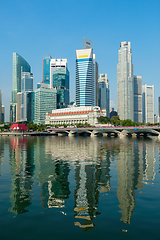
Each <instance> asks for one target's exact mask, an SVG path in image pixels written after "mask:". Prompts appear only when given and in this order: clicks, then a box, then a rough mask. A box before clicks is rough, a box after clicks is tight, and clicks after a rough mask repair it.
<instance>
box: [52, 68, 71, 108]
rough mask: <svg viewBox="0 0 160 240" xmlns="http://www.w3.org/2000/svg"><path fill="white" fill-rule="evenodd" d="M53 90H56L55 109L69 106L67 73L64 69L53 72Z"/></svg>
mask: <svg viewBox="0 0 160 240" xmlns="http://www.w3.org/2000/svg"><path fill="white" fill-rule="evenodd" d="M53 88H55V89H56V90H57V108H58V109H59V108H66V107H68V105H69V71H68V69H67V68H66V67H64V68H59V69H57V70H56V71H54V72H53Z"/></svg>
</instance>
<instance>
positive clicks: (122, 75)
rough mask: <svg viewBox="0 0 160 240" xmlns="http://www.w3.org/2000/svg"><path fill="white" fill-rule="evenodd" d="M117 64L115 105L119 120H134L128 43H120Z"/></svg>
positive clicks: (131, 70)
mask: <svg viewBox="0 0 160 240" xmlns="http://www.w3.org/2000/svg"><path fill="white" fill-rule="evenodd" d="M118 53H119V56H118V64H117V105H118V115H119V118H120V119H121V120H125V119H131V120H132V121H133V120H134V84H133V64H132V50H131V48H130V42H121V44H120V49H119V51H118Z"/></svg>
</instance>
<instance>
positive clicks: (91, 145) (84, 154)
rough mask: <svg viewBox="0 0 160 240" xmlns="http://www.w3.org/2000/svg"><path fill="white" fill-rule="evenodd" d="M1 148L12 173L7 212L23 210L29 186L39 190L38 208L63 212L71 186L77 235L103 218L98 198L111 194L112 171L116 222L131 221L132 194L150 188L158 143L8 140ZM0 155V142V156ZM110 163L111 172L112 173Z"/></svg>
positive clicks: (28, 201) (28, 202)
mask: <svg viewBox="0 0 160 240" xmlns="http://www.w3.org/2000/svg"><path fill="white" fill-rule="evenodd" d="M7 143H8V144H9V146H10V166H11V174H12V176H11V182H12V183H11V193H10V202H11V208H10V209H9V211H10V212H13V213H15V214H20V213H25V212H27V211H29V206H30V205H31V204H32V198H33V184H34V182H36V183H38V185H39V186H40V193H39V194H40V196H41V204H42V207H43V208H45V209H47V208H64V207H66V201H69V200H70V195H71V189H70V184H72V186H74V189H73V192H72V193H73V195H74V200H73V203H72V214H73V215H74V223H73V224H74V225H75V226H76V227H77V226H78V227H80V228H82V229H83V231H89V230H90V229H93V228H95V223H94V218H95V217H97V218H98V215H99V214H103V212H100V211H99V209H100V206H99V204H100V203H99V202H100V196H104V195H106V194H104V193H108V196H107V197H109V194H110V193H111V192H112V191H115V190H114V188H113V187H114V186H112V184H113V183H112V181H111V180H112V176H113V177H115V176H116V174H117V171H118V179H117V183H118V188H117V189H116V192H117V198H118V201H119V208H120V212H121V219H120V221H122V222H124V223H128V224H129V223H130V222H131V218H132V214H133V212H134V211H135V209H136V190H138V191H142V189H143V187H144V184H150V183H152V184H153V183H154V179H155V174H156V172H155V152H156V151H158V154H159V143H157V144H156V143H155V142H154V141H150V142H148V141H144V140H137V139H136V140H133V139H127V138H125V139H119V138H117V139H115V138H96V137H95V138H89V137H88V138H83V137H79V138H75V137H35V138H29V137H28V138H27V137H26V138H16V137H14V138H9V139H8V140H7ZM157 149H158V150H157ZM3 154H4V142H3V141H2V140H1V142H0V156H3ZM0 159H2V157H1V158H0ZM1 162H2V160H1ZM1 162H0V165H1ZM113 163H114V164H116V171H114V170H113V169H112V164H113ZM70 175H71V178H70ZM69 179H73V180H72V181H73V182H74V183H73V182H70V180H69ZM112 189H113V190H112Z"/></svg>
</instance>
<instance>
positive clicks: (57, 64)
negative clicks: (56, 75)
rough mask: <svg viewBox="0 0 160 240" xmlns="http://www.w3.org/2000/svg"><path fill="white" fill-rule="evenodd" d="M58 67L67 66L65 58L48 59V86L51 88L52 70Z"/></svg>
mask: <svg viewBox="0 0 160 240" xmlns="http://www.w3.org/2000/svg"><path fill="white" fill-rule="evenodd" d="M59 68H67V59H61V58H60V59H56V58H55V59H51V61H50V88H53V72H54V71H56V70H57V69H59Z"/></svg>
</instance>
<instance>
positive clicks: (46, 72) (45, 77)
mask: <svg viewBox="0 0 160 240" xmlns="http://www.w3.org/2000/svg"><path fill="white" fill-rule="evenodd" d="M50 61H51V56H47V57H44V58H43V60H42V83H45V84H50Z"/></svg>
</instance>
